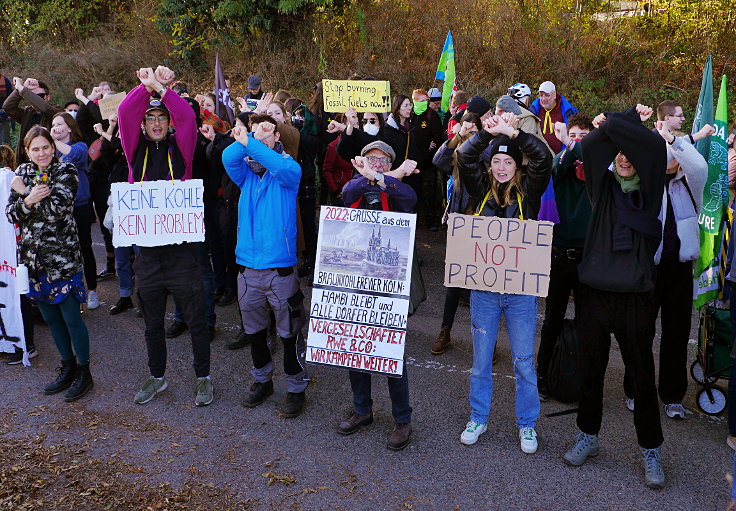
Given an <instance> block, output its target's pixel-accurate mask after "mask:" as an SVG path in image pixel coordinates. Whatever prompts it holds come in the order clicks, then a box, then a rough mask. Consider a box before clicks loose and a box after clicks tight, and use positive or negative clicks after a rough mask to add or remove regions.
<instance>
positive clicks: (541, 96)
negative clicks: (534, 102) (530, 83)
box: [539, 91, 555, 98]
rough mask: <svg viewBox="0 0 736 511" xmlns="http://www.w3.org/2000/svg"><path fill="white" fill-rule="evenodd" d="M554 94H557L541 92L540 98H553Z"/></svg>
mask: <svg viewBox="0 0 736 511" xmlns="http://www.w3.org/2000/svg"><path fill="white" fill-rule="evenodd" d="M554 94H555V93H554V92H542V91H539V97H540V98H549V97H551V96H553V95H554Z"/></svg>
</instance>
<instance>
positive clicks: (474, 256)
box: [445, 213, 554, 296]
mask: <svg viewBox="0 0 736 511" xmlns="http://www.w3.org/2000/svg"><path fill="white" fill-rule="evenodd" d="M553 226H554V224H553V223H552V222H538V221H536V220H526V221H522V220H519V219H518V218H497V217H493V216H471V215H459V214H456V213H453V214H450V215H449V219H448V221H447V252H446V253H445V286H447V287H464V288H466V289H479V290H481V291H494V292H497V293H511V294H517V295H534V296H547V288H548V287H549V270H550V258H551V257H552V228H553Z"/></svg>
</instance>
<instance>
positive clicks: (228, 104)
mask: <svg viewBox="0 0 736 511" xmlns="http://www.w3.org/2000/svg"><path fill="white" fill-rule="evenodd" d="M215 97H216V98H217V103H216V104H215V115H216V116H217V117H219V118H220V119H222V120H224V121H228V122H229V123H230V125H231V126H233V125H235V113H234V112H233V107H232V100H231V99H230V91H229V90H228V88H227V85H226V84H225V74H224V73H223V72H222V67H221V66H220V54H219V53H217V54H216V56H215Z"/></svg>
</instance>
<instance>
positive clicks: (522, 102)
mask: <svg viewBox="0 0 736 511" xmlns="http://www.w3.org/2000/svg"><path fill="white" fill-rule="evenodd" d="M508 95H509V96H511V97H512V98H514V99H515V100H516V102H517V103H519V106H522V107H524V108H526V109H527V110H528V109H529V103H531V101H532V90H531V89H530V88H529V86H528V85H527V84H525V83H515V84H513V85H512V86H511V87H509V89H508Z"/></svg>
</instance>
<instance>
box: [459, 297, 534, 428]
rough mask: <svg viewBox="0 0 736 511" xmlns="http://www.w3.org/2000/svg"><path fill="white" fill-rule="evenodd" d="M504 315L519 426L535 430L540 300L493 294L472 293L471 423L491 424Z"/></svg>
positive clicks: (517, 424)
mask: <svg viewBox="0 0 736 511" xmlns="http://www.w3.org/2000/svg"><path fill="white" fill-rule="evenodd" d="M501 314H503V316H504V318H505V320H506V330H507V333H508V337H509V342H510V343H511V356H512V358H513V360H514V376H516V426H517V427H519V428H533V427H535V426H536V423H537V419H538V418H539V395H538V393H537V372H536V369H535V367H534V335H535V334H536V331H537V297H536V296H528V295H512V294H503V293H494V292H490V291H475V290H474V291H472V292H471V293H470V320H471V323H472V326H471V331H472V334H473V370H472V371H471V373H470V407H471V408H472V409H473V412H472V414H471V417H470V418H471V419H472V420H474V421H475V422H480V423H485V422H488V416H489V415H490V413H491V397H492V396H493V376H492V371H493V367H492V360H493V349H494V348H495V347H496V337H497V335H498V325H499V323H500V322H501Z"/></svg>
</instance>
